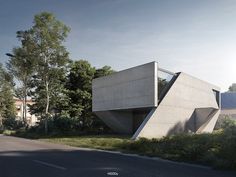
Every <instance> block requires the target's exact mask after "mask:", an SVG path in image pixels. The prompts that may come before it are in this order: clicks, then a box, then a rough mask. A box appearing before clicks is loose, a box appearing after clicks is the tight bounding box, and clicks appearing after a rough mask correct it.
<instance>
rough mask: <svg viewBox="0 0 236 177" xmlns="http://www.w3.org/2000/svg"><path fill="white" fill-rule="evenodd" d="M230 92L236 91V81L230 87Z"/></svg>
mask: <svg viewBox="0 0 236 177" xmlns="http://www.w3.org/2000/svg"><path fill="white" fill-rule="evenodd" d="M229 92H236V83H233V84H232V85H231V86H230V87H229Z"/></svg>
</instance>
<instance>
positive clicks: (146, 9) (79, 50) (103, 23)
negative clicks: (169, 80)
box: [0, 0, 236, 91]
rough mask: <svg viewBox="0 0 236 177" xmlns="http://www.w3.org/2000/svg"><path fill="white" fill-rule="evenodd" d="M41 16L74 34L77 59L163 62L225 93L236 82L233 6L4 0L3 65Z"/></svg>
mask: <svg viewBox="0 0 236 177" xmlns="http://www.w3.org/2000/svg"><path fill="white" fill-rule="evenodd" d="M43 11H47V12H52V13H53V14H54V15H55V16H56V17H57V19H59V20H60V21H62V22H63V23H64V24H66V25H67V26H69V27H70V28H71V32H70V34H69V36H68V38H67V40H66V42H65V43H64V45H65V46H66V48H67V50H68V51H69V52H70V58H71V59H73V60H79V59H85V60H88V61H89V62H90V63H91V64H92V65H93V66H95V67H102V66H104V65H109V66H111V67H112V68H113V69H115V70H117V71H119V70H122V69H127V68H129V67H133V66H136V65H141V64H144V63H147V62H151V61H157V62H158V64H159V66H160V67H162V68H165V69H168V70H170V71H173V72H180V71H182V72H185V73H188V74H191V75H193V76H195V77H198V78H200V79H202V80H205V81H208V82H210V83H212V84H215V85H217V86H219V87H221V90H222V91H226V90H227V89H228V87H229V86H230V85H231V84H232V83H234V82H236V1H235V0H197V1H196V0H178V1H176V0H162V1H159V0H83V1H82V0H38V1H36V0H20V1H19V0H0V62H2V63H5V62H6V61H7V60H8V57H7V56H6V55H5V53H8V52H11V50H12V48H13V47H16V46H18V45H19V44H20V43H19V41H18V40H17V39H16V31H18V30H27V29H29V28H30V27H31V26H32V22H33V17H34V15H35V14H38V13H40V12H43Z"/></svg>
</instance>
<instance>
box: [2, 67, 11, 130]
mask: <svg viewBox="0 0 236 177" xmlns="http://www.w3.org/2000/svg"><path fill="white" fill-rule="evenodd" d="M12 117H15V104H14V100H13V79H12V75H10V74H9V73H7V72H6V70H5V69H4V68H3V66H2V64H1V63H0V128H2V126H3V119H7V118H12Z"/></svg>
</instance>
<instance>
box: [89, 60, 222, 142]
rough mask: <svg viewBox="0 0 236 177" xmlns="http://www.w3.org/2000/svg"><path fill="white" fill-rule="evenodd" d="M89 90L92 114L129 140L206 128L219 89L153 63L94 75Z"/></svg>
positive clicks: (212, 116)
mask: <svg viewBox="0 0 236 177" xmlns="http://www.w3.org/2000/svg"><path fill="white" fill-rule="evenodd" d="M92 91H93V99H92V100H93V103H92V104H93V112H94V113H95V114H96V115H97V116H98V117H99V118H101V119H102V120H103V121H104V122H105V123H106V124H107V125H108V126H109V127H110V128H112V129H113V130H114V131H115V132H118V133H122V134H130V135H132V138H133V139H137V138H139V137H146V138H160V137H163V136H168V135H172V134H177V133H183V132H192V133H202V132H212V131H213V129H214V126H215V123H216V121H217V119H218V116H219V113H220V108H219V107H220V88H219V87H217V86H215V85H212V84H210V83H208V82H205V81H202V80H199V79H197V78H195V77H193V76H190V75H188V74H186V73H183V72H179V73H173V72H170V71H167V70H165V69H162V68H160V67H159V66H158V63H157V62H151V63H147V64H144V65H140V66H136V67H133V68H129V69H126V70H123V71H119V72H116V73H114V74H111V75H109V76H105V77H101V78H97V79H94V80H93V83H92Z"/></svg>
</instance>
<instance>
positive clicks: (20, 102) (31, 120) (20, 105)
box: [14, 98, 38, 126]
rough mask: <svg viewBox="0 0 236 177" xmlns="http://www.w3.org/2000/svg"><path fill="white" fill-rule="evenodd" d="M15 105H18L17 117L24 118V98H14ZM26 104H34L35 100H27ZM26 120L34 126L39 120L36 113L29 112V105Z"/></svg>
mask: <svg viewBox="0 0 236 177" xmlns="http://www.w3.org/2000/svg"><path fill="white" fill-rule="evenodd" d="M14 100H15V106H16V117H17V119H18V120H22V119H23V100H20V99H18V98H14ZM26 104H29V105H33V104H34V102H33V101H32V100H30V99H29V100H27V101H26ZM26 121H27V124H28V125H29V126H34V125H35V124H36V122H37V121H38V119H37V117H36V116H35V115H34V114H31V113H30V112H29V107H28V106H27V114H26Z"/></svg>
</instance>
